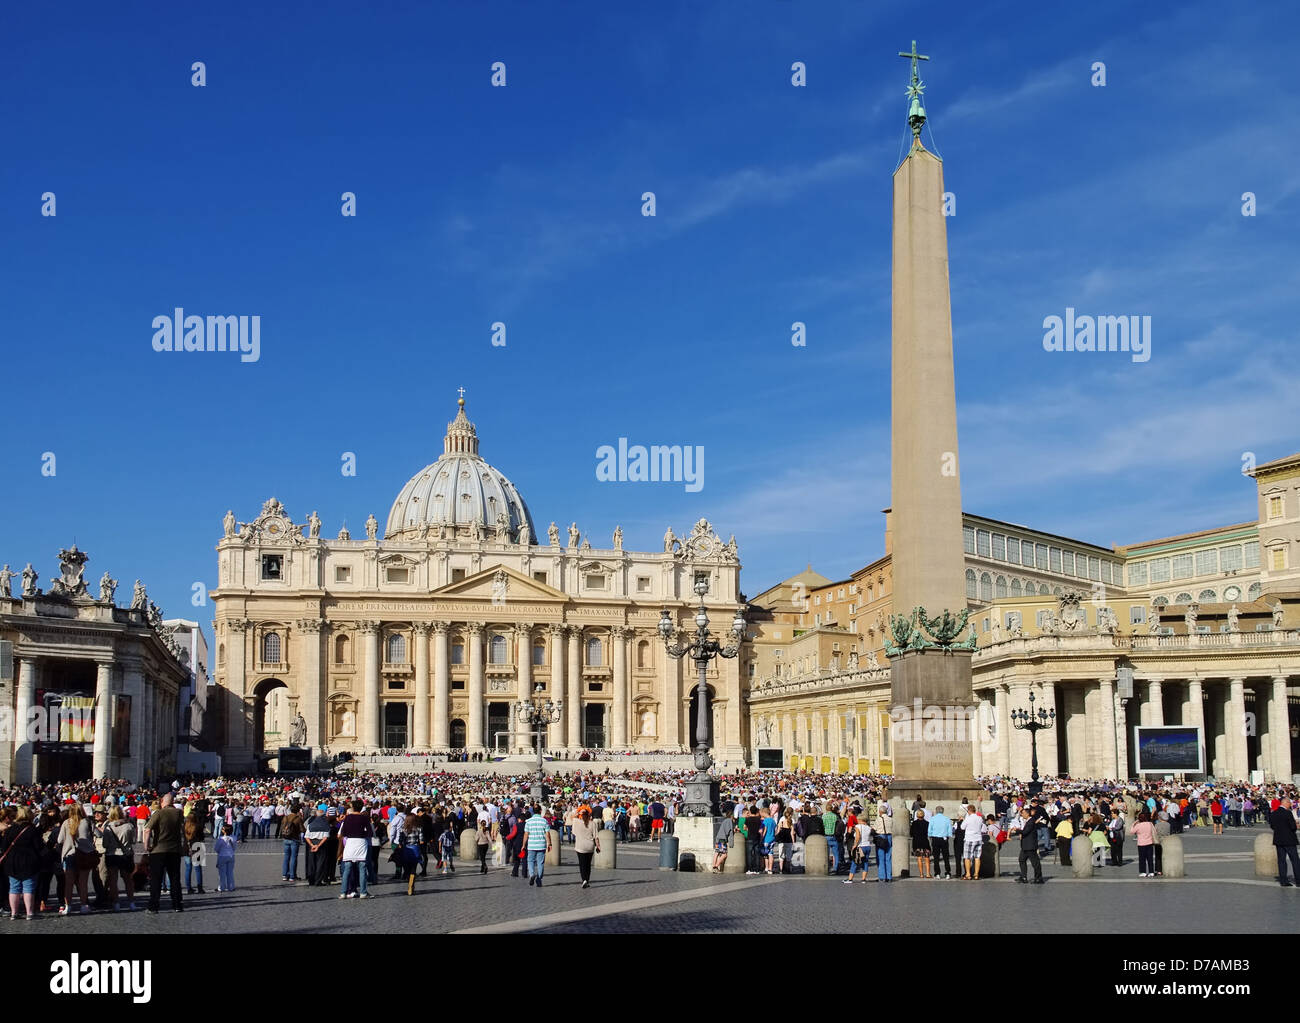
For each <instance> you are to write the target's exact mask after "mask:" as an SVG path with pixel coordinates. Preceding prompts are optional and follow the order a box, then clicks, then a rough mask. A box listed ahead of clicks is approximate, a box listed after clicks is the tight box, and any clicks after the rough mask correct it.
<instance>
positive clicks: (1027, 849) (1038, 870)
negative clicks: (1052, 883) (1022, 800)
mask: <svg viewBox="0 0 1300 1023" xmlns="http://www.w3.org/2000/svg"><path fill="white" fill-rule="evenodd" d="M1044 826H1045V822H1044V820H1042V819H1041V818H1039V817H1038V816H1037V815H1036V814H1035V813H1034V811H1033V810H1031V809H1030V808H1029V807H1027V806H1026V807H1023V808H1022V809H1021V811H1020V819H1019V820H1017V821H1015V822H1014V823H1013V824H1012V826H1011V830H1012V832H1016V831H1019V832H1020V876H1019V877H1017V878H1016V881H1017V883H1019V884H1028V883H1029V865H1030V864H1033V867H1034V884H1042V883H1043V865H1042V862H1041V861H1040V860H1039V858H1038V843H1039V841H1040V838H1039V831H1040V830H1042V828H1043V827H1044Z"/></svg>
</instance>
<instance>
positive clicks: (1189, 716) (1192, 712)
mask: <svg viewBox="0 0 1300 1023" xmlns="http://www.w3.org/2000/svg"><path fill="white" fill-rule="evenodd" d="M1203 700H1204V697H1203V695H1202V693H1201V680H1200V679H1199V678H1194V679H1189V680H1188V682H1187V702H1186V703H1185V704H1184V706H1185V707H1186V708H1187V713H1186V714H1185V715H1183V724H1185V725H1190V726H1192V727H1194V728H1199V729H1200V730H1201V740H1200V741H1201V755H1202V756H1203V757H1204V758H1205V773H1206V774H1207V775H1208V774H1209V773H1210V755H1211V752H1212V750H1211V748H1210V739H1209V736H1207V735H1206V734H1205V704H1204V702H1203Z"/></svg>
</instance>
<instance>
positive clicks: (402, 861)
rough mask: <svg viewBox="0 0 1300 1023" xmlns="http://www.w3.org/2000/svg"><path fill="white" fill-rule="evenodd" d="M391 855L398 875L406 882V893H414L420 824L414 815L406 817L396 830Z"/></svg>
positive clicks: (418, 857)
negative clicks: (399, 828) (395, 838)
mask: <svg viewBox="0 0 1300 1023" xmlns="http://www.w3.org/2000/svg"><path fill="white" fill-rule="evenodd" d="M392 857H393V859H394V861H395V862H396V863H397V870H398V877H399V878H401V879H402V880H404V881H405V882H406V894H407V895H414V894H415V878H416V875H417V874H418V873H419V867H420V825H419V822H418V821H417V820H416V818H415V817H413V816H412V817H407V818H406V820H405V821H404V823H403V824H402V827H401V830H399V831H398V832H397V840H396V841H395V842H394V843H393V852H392Z"/></svg>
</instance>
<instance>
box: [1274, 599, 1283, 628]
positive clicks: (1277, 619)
mask: <svg viewBox="0 0 1300 1023" xmlns="http://www.w3.org/2000/svg"><path fill="white" fill-rule="evenodd" d="M1273 628H1275V629H1280V628H1282V601H1280V600H1279V601H1278V602H1277V603H1276V604H1274V605H1273Z"/></svg>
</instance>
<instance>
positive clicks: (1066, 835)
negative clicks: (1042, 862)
mask: <svg viewBox="0 0 1300 1023" xmlns="http://www.w3.org/2000/svg"><path fill="white" fill-rule="evenodd" d="M1054 830H1055V833H1056V855H1057V857H1058V858H1059V862H1060V864H1061V866H1063V867H1068V866H1071V865H1072V864H1071V862H1070V843H1071V842H1072V841H1073V840H1074V822H1073V821H1072V820H1071V819H1070V818H1069V817H1066V816H1065V815H1064V814H1062V815H1061V819H1060V820H1059V821H1058V822H1057V824H1056V828H1055V829H1054Z"/></svg>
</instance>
